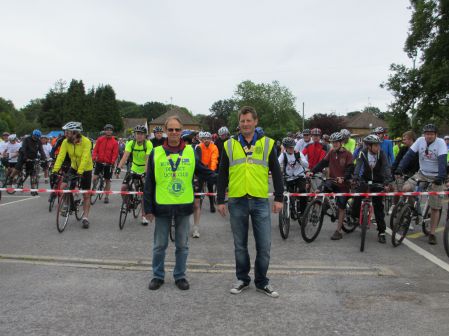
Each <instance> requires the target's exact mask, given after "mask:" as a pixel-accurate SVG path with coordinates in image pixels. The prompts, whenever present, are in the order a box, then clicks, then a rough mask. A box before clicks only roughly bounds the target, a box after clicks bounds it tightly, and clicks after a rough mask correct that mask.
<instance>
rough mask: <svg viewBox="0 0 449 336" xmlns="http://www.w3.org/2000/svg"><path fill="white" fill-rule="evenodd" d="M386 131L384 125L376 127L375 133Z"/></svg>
mask: <svg viewBox="0 0 449 336" xmlns="http://www.w3.org/2000/svg"><path fill="white" fill-rule="evenodd" d="M379 133H385V129H384V128H383V127H380V126H379V127H376V128H375V129H374V134H379Z"/></svg>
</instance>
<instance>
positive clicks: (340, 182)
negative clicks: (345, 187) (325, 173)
mask: <svg viewBox="0 0 449 336" xmlns="http://www.w3.org/2000/svg"><path fill="white" fill-rule="evenodd" d="M336 181H337V183H338V184H342V183H343V182H344V181H345V179H344V178H343V177H337V178H336Z"/></svg>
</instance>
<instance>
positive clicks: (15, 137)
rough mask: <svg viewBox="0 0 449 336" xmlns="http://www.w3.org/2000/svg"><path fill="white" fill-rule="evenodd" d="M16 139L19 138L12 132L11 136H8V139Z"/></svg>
mask: <svg viewBox="0 0 449 336" xmlns="http://www.w3.org/2000/svg"><path fill="white" fill-rule="evenodd" d="M16 140H17V135H15V134H11V135H10V136H8V141H16Z"/></svg>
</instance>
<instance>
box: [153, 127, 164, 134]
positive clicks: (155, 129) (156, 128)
mask: <svg viewBox="0 0 449 336" xmlns="http://www.w3.org/2000/svg"><path fill="white" fill-rule="evenodd" d="M163 131H164V130H163V129H162V127H161V126H156V127H155V128H153V133H157V132H163Z"/></svg>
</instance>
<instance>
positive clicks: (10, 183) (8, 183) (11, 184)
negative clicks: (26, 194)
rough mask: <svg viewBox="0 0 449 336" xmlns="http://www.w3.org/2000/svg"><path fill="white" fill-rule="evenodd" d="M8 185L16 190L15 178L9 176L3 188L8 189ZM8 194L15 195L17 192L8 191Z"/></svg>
mask: <svg viewBox="0 0 449 336" xmlns="http://www.w3.org/2000/svg"><path fill="white" fill-rule="evenodd" d="M18 178H19V177H18ZM8 185H10V186H11V187H12V188H14V185H13V178H12V177H11V175H8V177H7V178H6V179H5V183H4V184H3V188H8ZM6 193H8V194H9V195H14V194H15V193H16V192H15V191H14V190H6Z"/></svg>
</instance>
